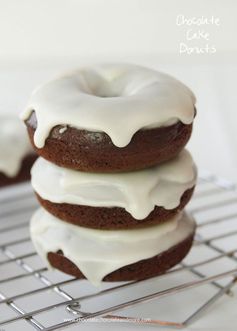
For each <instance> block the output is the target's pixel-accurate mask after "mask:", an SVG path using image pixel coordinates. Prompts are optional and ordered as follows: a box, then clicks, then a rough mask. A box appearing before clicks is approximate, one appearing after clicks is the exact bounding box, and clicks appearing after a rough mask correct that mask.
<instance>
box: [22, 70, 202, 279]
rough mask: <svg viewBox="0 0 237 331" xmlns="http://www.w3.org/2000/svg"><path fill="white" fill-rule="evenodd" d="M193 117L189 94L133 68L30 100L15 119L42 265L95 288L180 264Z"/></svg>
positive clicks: (101, 73)
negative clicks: (23, 131) (25, 140)
mask: <svg viewBox="0 0 237 331" xmlns="http://www.w3.org/2000/svg"><path fill="white" fill-rule="evenodd" d="M194 117H195V97H194V95H193V93H192V92H191V91H190V90H189V88H188V87H186V86H185V85H184V84H182V83H181V82H179V81H177V80H176V79H174V78H172V77H171V76H168V75H166V74H164V73H160V72H157V71H155V70H151V69H148V68H144V67H140V66H136V65H129V64H103V65H95V66H92V67H85V68H82V69H79V70H76V71H73V72H69V73H67V74H65V75H63V76H60V77H58V78H56V79H54V80H52V81H50V82H48V83H46V84H44V85H42V86H40V87H39V88H38V89H36V90H35V91H34V92H33V94H32V96H31V98H30V100H29V103H28V106H27V108H26V109H25V111H24V112H23V114H22V119H23V120H24V122H25V124H26V126H27V130H28V134H29V137H30V140H31V143H32V145H33V147H34V149H35V150H36V152H37V153H38V155H39V156H40V157H39V158H38V160H37V161H36V162H35V164H34V166H33V168H32V172H31V174H32V186H33V188H34V191H35V193H36V196H37V198H38V200H39V202H40V204H41V208H40V209H39V210H37V211H36V212H35V214H34V215H33V217H32V220H31V224H30V232H31V237H32V240H33V243H34V245H35V247H36V250H37V251H38V253H39V255H40V256H42V258H43V259H45V261H46V262H47V264H48V265H49V266H51V267H53V268H56V269H59V270H61V271H63V272H65V273H68V274H71V275H73V276H75V277H78V278H87V279H88V280H89V281H90V282H91V283H93V284H94V285H99V284H100V283H101V281H102V280H103V281H128V280H138V279H145V278H149V277H153V276H156V275H159V274H161V273H164V272H165V271H166V270H167V269H169V268H171V267H173V266H174V265H176V264H177V263H179V262H180V261H181V260H182V259H183V258H184V257H185V255H186V254H187V253H188V251H189V250H190V248H191V245H192V242H193V237H194V234H195V222H194V220H193V219H192V218H191V217H190V216H189V215H188V214H187V213H185V212H184V211H183V209H184V207H185V206H186V204H187V203H188V202H189V200H190V198H191V196H192V193H193V190H194V187H195V184H196V177H197V170H196V166H195V164H194V162H193V160H192V157H191V155H190V153H189V152H188V151H187V150H185V149H184V147H185V145H186V143H187V142H188V140H189V138H190V136H191V132H192V123H193V120H194Z"/></svg>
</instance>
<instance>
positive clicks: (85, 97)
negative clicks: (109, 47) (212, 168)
mask: <svg viewBox="0 0 237 331" xmlns="http://www.w3.org/2000/svg"><path fill="white" fill-rule="evenodd" d="M194 116H195V97H194V95H193V93H192V92H191V91H190V90H189V89H188V88H187V87H186V86H185V85H183V84H182V83H181V82H179V81H177V80H176V79H174V78H173V77H171V76H168V75H166V74H163V73H160V72H157V71H155V70H151V69H147V68H144V67H139V66H135V65H124V64H123V65H112V64H111V65H110V64H108V65H100V66H95V67H92V68H85V69H81V70H78V71H75V72H72V73H69V74H67V75H65V76H62V77H60V78H58V79H55V80H53V81H51V82H49V83H48V84H45V85H43V86H41V87H39V88H38V89H37V90H36V91H35V92H34V93H33V94H32V96H31V99H30V101H29V103H28V106H27V108H26V110H25V111H24V112H23V114H22V119H23V120H24V121H25V123H26V125H27V129H28V133H29V136H30V140H31V142H32V145H33V146H34V148H35V150H36V151H37V153H38V154H39V155H40V156H42V157H44V158H45V159H47V160H49V161H50V162H53V163H55V164H57V165H59V166H62V167H65V168H71V169H75V170H80V171H85V172H93V173H94V172H105V173H108V172H113V173H114V172H123V171H131V170H138V169H143V168H147V167H150V166H153V165H156V164H159V163H161V162H164V161H167V160H169V159H172V158H173V157H175V156H176V155H177V154H178V153H179V152H180V151H181V150H182V148H183V147H184V146H185V145H186V143H187V142H188V140H189V138H190V135H191V132H192V122H193V119H194Z"/></svg>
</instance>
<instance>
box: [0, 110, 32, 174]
mask: <svg viewBox="0 0 237 331" xmlns="http://www.w3.org/2000/svg"><path fill="white" fill-rule="evenodd" d="M31 151H32V148H31V145H30V142H29V138H28V136H27V133H26V130H25V127H24V125H23V124H22V123H21V121H20V120H19V118H18V117H17V116H14V115H7V114H6V115H1V116H0V173H3V174H4V175H5V176H7V177H15V176H16V175H17V174H18V172H19V170H20V168H21V164H22V160H23V158H24V157H25V156H26V155H27V154H28V153H30V152H31Z"/></svg>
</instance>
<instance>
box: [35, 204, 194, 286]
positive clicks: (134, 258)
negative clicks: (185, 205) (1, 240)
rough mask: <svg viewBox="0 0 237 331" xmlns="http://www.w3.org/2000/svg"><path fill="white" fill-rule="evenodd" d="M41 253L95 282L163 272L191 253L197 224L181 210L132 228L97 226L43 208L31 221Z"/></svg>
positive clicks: (54, 262) (50, 262) (44, 256)
mask: <svg viewBox="0 0 237 331" xmlns="http://www.w3.org/2000/svg"><path fill="white" fill-rule="evenodd" d="M30 231H31V237H32V240H33V242H34V244H35V246H36V248H37V249H38V252H39V254H40V255H41V256H42V257H43V258H44V259H45V260H46V261H47V263H48V264H49V265H51V266H53V267H54V268H57V269H59V270H61V271H63V272H65V273H68V274H71V275H73V276H76V277H78V278H87V279H88V280H90V282H91V283H93V284H94V285H99V284H100V282H101V281H102V280H104V281H127V280H137V279H144V278H149V277H153V276H156V275H159V274H161V273H163V272H165V271H166V270H167V269H169V268H171V267H172V266H174V265H175V264H177V263H179V262H180V261H181V260H182V259H183V258H184V257H185V255H186V254H187V253H188V252H189V250H190V247H191V244H192V241H193V237H194V233H195V222H194V221H193V219H192V218H190V217H189V216H188V215H187V214H185V213H182V212H181V213H179V214H178V215H176V216H175V217H174V218H172V219H170V220H169V221H168V222H166V223H163V224H159V225H153V226H147V227H145V228H138V229H132V230H129V229H128V230H114V231H113V230H95V229H89V228H84V227H80V226H76V225H72V224H69V223H65V222H63V221H61V220H60V219H58V218H55V217H54V216H52V215H51V214H49V213H48V212H46V211H44V210H43V209H39V210H38V211H37V212H36V213H35V214H34V216H33V218H32V220H31V226H30Z"/></svg>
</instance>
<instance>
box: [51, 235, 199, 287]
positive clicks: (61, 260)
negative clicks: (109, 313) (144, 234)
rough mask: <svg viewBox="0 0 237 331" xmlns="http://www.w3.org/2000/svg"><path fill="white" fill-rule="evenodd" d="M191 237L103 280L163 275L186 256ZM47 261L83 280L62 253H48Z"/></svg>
mask: <svg viewBox="0 0 237 331" xmlns="http://www.w3.org/2000/svg"><path fill="white" fill-rule="evenodd" d="M193 237H194V233H192V234H191V235H189V236H188V237H187V238H186V239H185V240H183V241H182V242H180V243H179V244H177V245H175V246H173V247H171V248H170V249H168V250H167V251H165V252H162V253H161V254H158V255H156V256H155V257H152V258H150V259H146V260H141V261H139V262H136V263H133V264H130V265H127V266H124V267H122V268H120V269H118V270H115V271H113V272H111V273H110V274H108V275H107V276H106V277H104V279H103V280H104V281H109V282H118V281H130V280H140V279H146V278H150V277H154V276H158V275H160V274H163V273H164V272H165V271H167V270H168V269H170V268H172V267H173V266H175V265H176V264H178V263H179V262H181V261H182V260H183V258H184V257H185V256H186V255H187V254H188V252H189V250H190V248H191V246H192V242H193ZM128 254H129V252H128ZM48 260H49V262H50V264H51V265H52V266H53V267H54V268H56V269H58V270H60V271H62V272H64V273H66V274H69V275H72V276H74V277H76V278H79V279H82V278H85V277H84V275H83V274H82V272H81V271H80V269H78V268H77V266H76V265H75V264H74V263H72V262H71V261H70V260H69V259H67V258H66V257H65V256H64V255H63V252H57V253H53V252H49V253H48Z"/></svg>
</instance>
